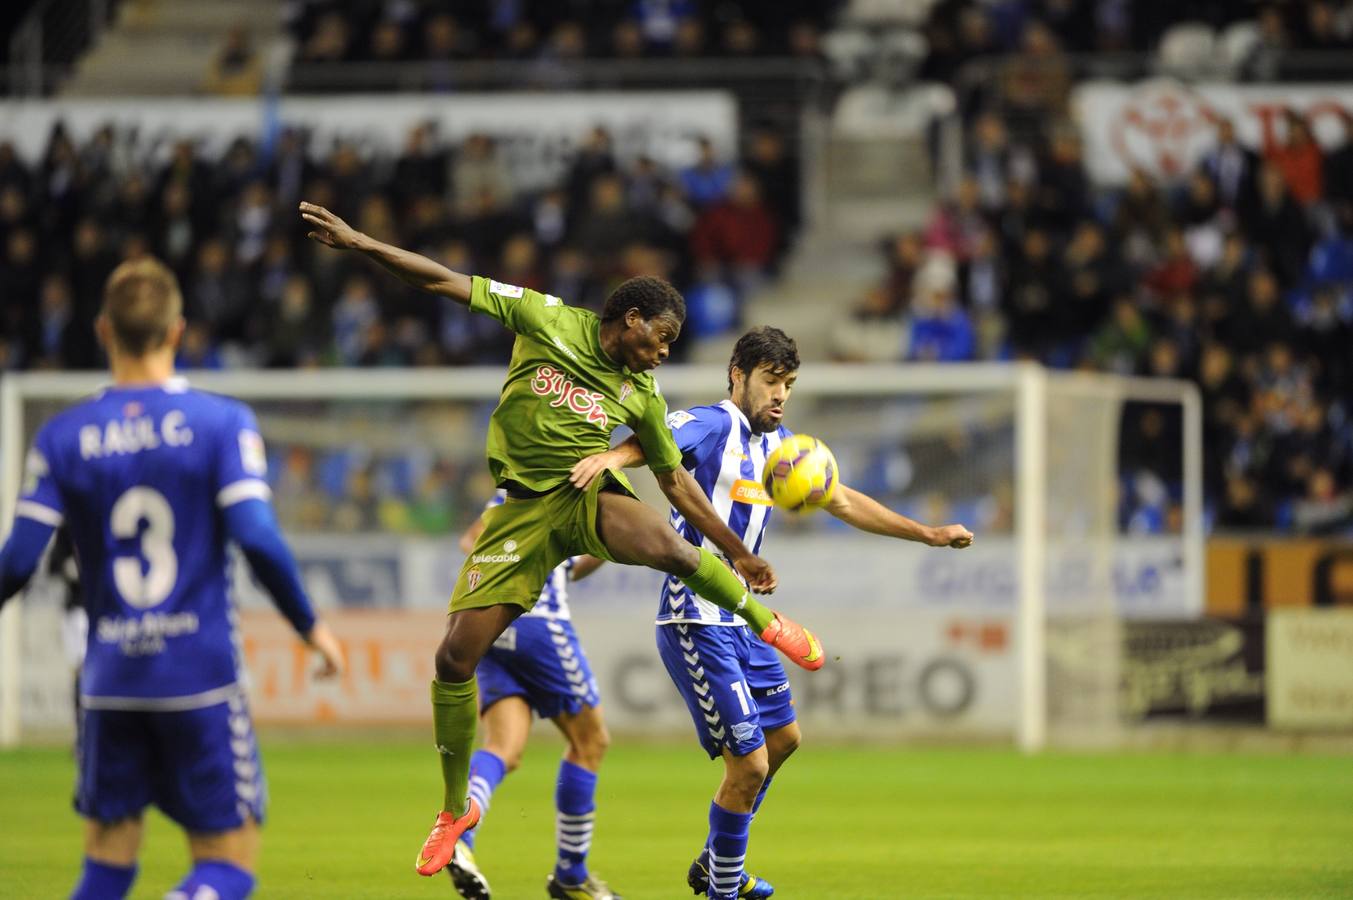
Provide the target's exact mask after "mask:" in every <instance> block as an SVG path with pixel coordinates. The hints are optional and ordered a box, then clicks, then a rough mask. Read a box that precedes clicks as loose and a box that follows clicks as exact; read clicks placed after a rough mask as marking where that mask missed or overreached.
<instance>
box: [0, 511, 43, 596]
mask: <svg viewBox="0 0 1353 900" xmlns="http://www.w3.org/2000/svg"><path fill="white" fill-rule="evenodd" d="M54 531H56V528H55V527H54V526H52V525H48V524H47V523H46V522H38V521H36V520H34V519H29V518H27V517H25V516H17V517H16V518H15V519H14V530H12V531H11V532H10V533H9V539H8V540H6V541H5V545H4V546H3V547H0V607H3V606H4V605H5V601H6V600H8V599H9V598H10V597H13V596H14V595H15V594H17V593H19V591H21V590H23V587H24V585H26V584H28V582H29V580H30V579H31V578H32V577H33V573H34V572H36V571H37V570H38V563H39V562H41V561H42V552H43V551H44V550H46V549H47V543H48V542H49V541H50V540H51V539H52V532H54Z"/></svg>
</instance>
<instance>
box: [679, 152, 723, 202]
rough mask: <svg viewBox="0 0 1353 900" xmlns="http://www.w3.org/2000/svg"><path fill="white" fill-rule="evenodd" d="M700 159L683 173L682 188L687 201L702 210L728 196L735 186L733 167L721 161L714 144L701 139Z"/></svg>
mask: <svg viewBox="0 0 1353 900" xmlns="http://www.w3.org/2000/svg"><path fill="white" fill-rule="evenodd" d="M697 147H698V152H699V157H698V159H697V160H696V163H695V165H693V166H690V167H689V168H686V169H683V170H682V172H681V179H680V180H681V188H682V190H683V191H685V192H686V199H688V200H689V201H690V202H691V203H692V204H694V205H695V207H696V208H697V209H702V208H704V207H706V206H710V205H711V204H714V203H717V202H719V201H720V200H722V199H723V198H724V197H726V196H728V190H729V188H730V187H732V184H733V174H734V169H733V165H732V164H731V163H728V162H724V161H721V160H720V159H719V158H718V156H717V155H716V153H715V151H714V142H713V141H711V140H710V139H709V138H707V137H703V136H702V137H701V138H700V139H699V141H698V142H697Z"/></svg>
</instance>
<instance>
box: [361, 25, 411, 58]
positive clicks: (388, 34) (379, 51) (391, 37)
mask: <svg viewBox="0 0 1353 900" xmlns="http://www.w3.org/2000/svg"><path fill="white" fill-rule="evenodd" d="M366 56H367V57H368V58H369V59H371V61H372V62H382V63H397V62H403V61H404V60H406V59H408V58H409V53H408V48H407V45H406V41H405V37H404V29H403V28H402V27H400V24H399V23H398V22H394V21H391V20H390V19H382V20H381V21H379V22H377V23H376V27H375V28H373V29H371V38H370V45H369V49H368V50H367V53H366Z"/></svg>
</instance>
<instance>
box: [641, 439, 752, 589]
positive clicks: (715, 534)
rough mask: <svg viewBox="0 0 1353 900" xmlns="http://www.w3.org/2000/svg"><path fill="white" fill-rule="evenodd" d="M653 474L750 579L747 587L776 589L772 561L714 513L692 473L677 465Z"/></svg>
mask: <svg viewBox="0 0 1353 900" xmlns="http://www.w3.org/2000/svg"><path fill="white" fill-rule="evenodd" d="M653 477H654V478H656V479H658V487H660V488H662V492H663V493H664V494H666V495H667V499H668V500H670V501H671V503H672V506H674V507H676V510H677V512H679V513H681V514H682V515H683V516H685V517H686V521H687V522H689V523H691V524H692V525H694V526H695V527H696V529H697V530H698V531H699V532H700V533H701V534H703V535H704V536H705V537H707V538H709V539H710V540H711V541H713V542H714V545H715V546H716V547H718V548H719V549H720V550H722V551H723V554H724V556H725V557H727V558H728V560H729V561H730V562H732V563H733V568H735V569H737V571H738V574H740V575H741V576H742V577H743V578H745V579H747V586H748V587H750V588H751V589H752V590H754V591H756V592H757V593H758V594H769V593H771V592H772V591H774V590H775V586H776V584H777V581H776V578H775V571H774V570H773V569H771V567H770V563H768V562H766V561H765V560H764V559H762V558H761V557H759V556H756V555H755V554H753V553H752V551H750V550H748V549H747V545H746V544H744V543H743V542H742V541H741V540H740V539H739V538H738V536H737V534H735V533H734V532H733V529H731V528H729V527H728V524H727V523H726V522H724V520H723V519H721V518H720V517H719V514H718V513H717V512H715V510H714V506H713V504H711V503H710V502H709V498H708V497H706V496H705V492H704V491H702V490H701V489H700V485H699V484H698V483H697V482H696V480H695V478H694V477H693V476H692V475H691V473H690V472H687V471H686V470H685V469H684V468H682V467H681V466H677V467H676V468H675V469H673V470H672V471H670V472H664V473H662V474H658V473H657V472H654V473H653Z"/></svg>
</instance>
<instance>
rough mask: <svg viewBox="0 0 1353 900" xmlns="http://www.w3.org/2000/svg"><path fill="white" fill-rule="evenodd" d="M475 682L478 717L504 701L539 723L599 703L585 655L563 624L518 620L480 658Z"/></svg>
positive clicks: (568, 626) (569, 626) (538, 619)
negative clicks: (522, 704)
mask: <svg viewBox="0 0 1353 900" xmlns="http://www.w3.org/2000/svg"><path fill="white" fill-rule="evenodd" d="M475 677H476V678H477V679H478V680H479V711H480V712H481V713H482V712H483V711H484V710H486V709H488V708H489V707H490V706H492V705H493V704H495V703H497V702H498V701H499V700H502V699H503V698H504V697H521V698H523V699H525V700H526V702H527V704H528V705H529V706H530V707H531V709H533V710H535V713H536V715H538V716H540V717H541V718H542V719H553V718H554V717H555V716H558V715H560V714H561V713H577V712H578V711H580V710H581V709H582V708H583V707H584V706H597V705H599V704H600V703H601V695H600V694H599V693H598V691H597V680H596V678H594V677H592V667H591V666H590V665H589V664H588V662H587V654H586V653H584V652H583V645H582V644H581V643H579V641H578V634H577V632H575V631H574V630H573V623H571V622H569V621H567V620H561V621H555V620H553V619H546V618H542V617H540V616H519V617H518V618H517V620H516V621H515V622H513V623H512V624H511V625H509V626H507V630H505V631H504V632H503V633H502V634H501V635H500V636H499V638H498V640H496V641H494V642H493V646H492V647H490V648H489V652H488V653H486V654H484V658H483V659H481V660H480V661H479V667H478V668H477V669H475Z"/></svg>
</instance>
